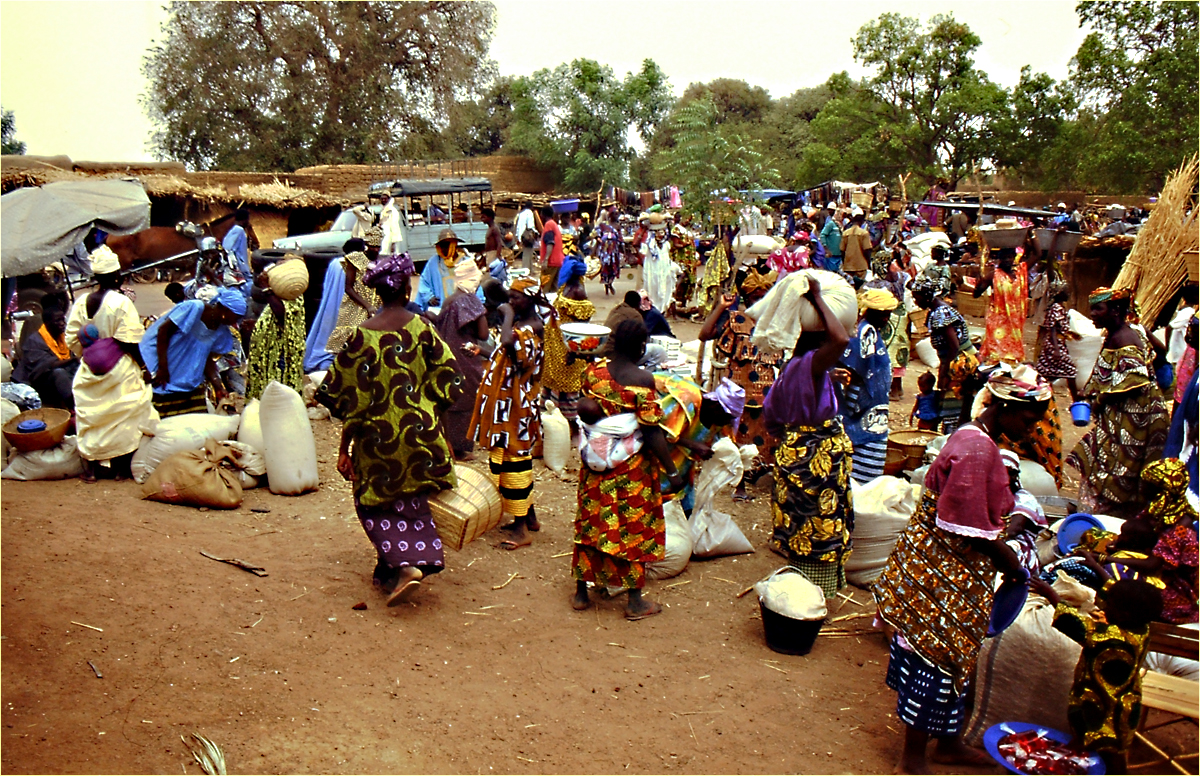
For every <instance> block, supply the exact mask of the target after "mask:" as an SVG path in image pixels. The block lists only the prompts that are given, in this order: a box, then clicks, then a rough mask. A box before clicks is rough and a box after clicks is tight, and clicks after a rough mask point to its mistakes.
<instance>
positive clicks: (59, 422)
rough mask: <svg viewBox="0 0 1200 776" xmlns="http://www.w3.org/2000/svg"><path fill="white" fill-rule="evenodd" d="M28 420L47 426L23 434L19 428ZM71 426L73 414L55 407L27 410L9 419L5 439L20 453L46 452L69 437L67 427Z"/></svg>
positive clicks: (5, 428)
mask: <svg viewBox="0 0 1200 776" xmlns="http://www.w3.org/2000/svg"><path fill="white" fill-rule="evenodd" d="M27 420H40V421H42V422H43V423H45V424H46V427H45V428H44V429H43V430H41V431H34V432H32V433H29V434H22V433H21V432H20V431H18V430H17V426H18V425H20V424H21V423H24V422H25V421H27ZM70 425H71V413H69V412H67V411H66V410H60V409H56V408H54V407H43V408H41V409H39V410H27V411H25V412H22V413H21V414H20V415H17V416H16V417H14V418H11V419H9V421H8V422H7V423H5V424H4V438H5V439H7V440H8V443H9V444H10V445H12V446H13V447H15V448H17V451H18V452H21V453H31V452H33V451H34V450H45V449H47V448H50V447H54V446H55V445H57V444H58V443H59V442H61V441H62V440H63V437H65V436H66V435H67V427H68V426H70Z"/></svg>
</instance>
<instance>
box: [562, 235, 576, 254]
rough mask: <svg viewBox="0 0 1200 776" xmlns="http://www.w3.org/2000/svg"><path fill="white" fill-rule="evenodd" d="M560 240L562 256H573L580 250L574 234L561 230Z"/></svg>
mask: <svg viewBox="0 0 1200 776" xmlns="http://www.w3.org/2000/svg"><path fill="white" fill-rule="evenodd" d="M562 241H563V255H564V256H574V255H575V254H577V253H579V252H580V251H579V246H578V245H577V244H576V242H575V235H573V234H567V233H566V232H563V236H562Z"/></svg>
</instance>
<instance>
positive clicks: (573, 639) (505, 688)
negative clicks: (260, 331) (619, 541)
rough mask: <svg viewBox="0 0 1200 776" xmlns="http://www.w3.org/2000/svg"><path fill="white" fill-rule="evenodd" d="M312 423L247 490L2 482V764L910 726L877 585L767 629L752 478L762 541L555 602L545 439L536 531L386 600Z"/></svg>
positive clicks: (532, 756) (607, 763) (570, 489)
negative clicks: (632, 601) (889, 674)
mask: <svg viewBox="0 0 1200 776" xmlns="http://www.w3.org/2000/svg"><path fill="white" fill-rule="evenodd" d="M628 284H629V281H627V280H623V281H622V283H621V285H622V286H625V285H628ZM152 288H153V286H140V287H139V291H143V290H150V289H152ZM600 290H601V289H600V288H599V287H597V286H593V287H592V288H591V292H592V295H593V297H594V298H596V301H597V302H598V303H600V304H601V307H602V313H601V315H603V311H606V310H607V309H608V308H609V307H610V306H611V303H612V298H611V297H610V298H609V300H607V301H604V300H603V299H602V297H599V296H598V292H599V291H600ZM619 290H620V291H621V292H623V291H624V288H621V287H619ZM675 325H676V327H677V332H676V333H677V334H679V335H680V336H681V337H682V338H684V339H690V338H693V337H694V336H695V332H696V331H697V330H698V328H699V327H698V325H697V324H694V323H679V324H675ZM919 371H924V370H923V367H920V366H919V365H918V366H916V367H915V368H911V369H910V370H909V376H908V379H907V380H906V383H907V384H908V385H907V386H906V392H907V394H908V398H906V399H905V400H904V401H902V402H898V403H894V404H893V410H894V415H902V416H903V417H904V418H907V415H908V411H909V408H910V407H911V401H912V400H911V396H912V390H913V385H915V376H916V374H917V373H918V372H919ZM1060 401H1062V398H1060ZM1061 406H1065V403H1064V404H1062V405H1061ZM313 426H314V432H315V435H316V439H317V449H318V455H319V460H320V473H321V482H322V485H321V488H320V490H319V491H318V492H315V493H312V494H309V495H305V496H301V497H292V498H289V497H283V496H274V495H272V494H270V493H269V492H267V491H266V490H252V491H247V493H246V498H245V502H244V504H243V505H242V507H241V508H239V509H237V510H233V511H229V512H221V511H198V510H196V509H192V508H187V507H175V506H168V505H163V504H158V503H153V502H147V501H141V500H139V498H138V496H139V490H138V486H136V485H134V484H132V483H113V482H111V481H101V482H100V483H99V484H96V485H85V484H83V483H82V482H80V481H79V480H69V481H63V482H31V483H21V482H9V481H5V483H4V485H3V502H2V521H3V522H2V526H3V546H2V552H3V574H2V586H3V587H2V590H3V598H2V613H3V636H2V641H3V645H2V646H0V656H2V658H0V659H2V660H3V662H2V664H0V665H2V677H3V699H2V703H3V707H4V712H3V725H4V729H3V739H2V740H3V747H2V749H0V766H2V767H3V770H4V771H6V772H24V773H29V772H37V773H76V772H78V773H118V772H119V773H178V772H180V771H182V772H184V773H199V772H200V771H199V768H198V766H197V765H196V764H195V763H194V762H192V758H191V756H190V754H189V753H188V751H187V749H186V748H185V747H184V746H183V744H182V743H181V741H180V735H186V734H189V733H191V732H193V731H195V732H198V733H200V734H202V735H205V736H207V737H208V738H210V739H211V740H213V741H214V742H215V743H217V744H218V745H219V746H220V747H221V748H222V749H223V750H224V752H225V757H226V761H227V763H228V767H229V771H230V772H231V773H238V772H241V773H245V772H263V773H288V772H331V773H391V772H410V773H418V772H426V773H460V772H461V773H490V772H496V773H597V772H612V773H622V772H632V773H646V772H658V773H664V772H703V773H749V772H802V773H890V772H891V771H892V769H893V767H894V766H895V762H896V757H897V754H898V752H899V748H900V742H901V736H902V725H901V724H900V723H898V721H897V720H896V719H895V718H894V710H895V709H894V707H895V695H894V694H893V693H892V692H891V691H890V690H888V689H887V688H886V687H885V686H884V681H883V680H884V671H885V668H886V660H887V652H886V648H885V645H884V642H883V639H882V638H881V636H880V635H878V634H877V633H876V632H873V631H871V630H870V627H869V623H870V619H869V613H870V612H871V611H872V609H871V607H870V606H869V605H868V603H867V602H868V601H869V600H870V598H869V595H868V594H867V593H866V592H865V591H863V590H858V589H855V588H849V589H848V590H847V591H846V592H848V593H850V594H851V596H852V598H851V600H850V601H843V602H841V603H839V604H838V605H836V606H834V607H833V609H834V611H833V612H832V613H831V616H833V617H840V616H843V615H850V616H851V618H852V619H847V620H844V621H842V622H841V623H840V624H839V627H844V628H848V629H850V630H856V631H859V633H857V634H856V635H847V636H834V635H828V636H822V637H820V638H819V639H818V640H817V643H816V646H815V648H814V649H813V651H812V652H811V653H810V654H809V655H808V656H806V657H789V656H785V655H780V654H777V653H774V652H772V651H770V650H769V649H768V648H767V647H766V645H765V643H764V640H763V629H762V622H761V619H760V615H759V612H758V605H757V599H756V597H755V596H754V595H747V596H745V597H743V598H737V597H736V596H737V594H738V593H739V592H740V591H742V590H743V589H745V588H746V587H748V586H749V585H751V584H752V583H753V582H755V581H756V580H758V579H760V578H762V577H764V576H765V575H767V574H768V573H770V572H771V571H772V570H774V569H776V568H778V567H779V566H781V565H782V561H781V559H780V558H778V557H777V556H775V555H773V554H772V553H771V552H769V551H767V550H766V549H765V542H766V539H767V537H768V535H769V529H770V525H771V518H770V508H769V497H768V493H769V491H768V487H769V479H764V480H762V481H761V482H760V483H759V484H758V486H757V487H755V488H754V489H753V490H752V492H753V493H754V494H755V495H756V496H757V498H756V500H755V501H753V502H752V503H749V504H735V503H733V502H732V501H731V500H730V499H729V497H728V495H725V496H723V497H722V498H723V501H722V504H721V508H722V509H724V510H726V511H728V512H730V513H731V514H733V515H734V517H735V519H736V520H737V522H738V524H739V525H740V526H741V528H742V529H743V531H744V532H745V533H746V534H747V536H748V537H749V538H750V539H751V541H752V542H753V543H754V546H755V548H756V552H755V553H754V554H752V555H743V556H740V557H730V558H721V559H717V560H711V561H694V562H692V563H691V565H689V566H688V568H687V570H686V571H685V572H684V573H683V574H682V575H681V576H679V577H677V578H675V579H671V580H665V581H661V582H655V583H652V584H651V586H650V588H649V589H648V591H647V595H648V597H650V598H651V599H655V600H659V601H662V602H663V603H664V605H665V606H666V607H667V608H666V610H665V611H664V613H663V614H662V615H661V616H658V617H654V618H651V619H648V620H645V621H641V622H627V621H626V620H624V619H623V617H622V606H623V599H616V600H612V601H601V602H599V603H598V604H597V605H596V606H594V607H593V608H592V609H591V610H589V611H585V612H575V611H573V610H572V609H571V607H570V605H569V603H568V598H569V597H570V595H571V593H572V588H573V582H572V580H571V578H570V568H569V564H570V556H569V553H570V550H571V535H572V534H571V531H572V519H573V515H574V500H575V495H574V491H575V481H574V480H573V479H572V478H571V477H570V476H569V477H568V478H567V479H566V480H560V479H558V478H557V477H556V476H555V475H554V474H553V473H552V472H550V471H548V470H546V469H545V468H544V467H542V466H541V464H540V462H539V463H538V464H537V483H536V488H535V493H536V501H537V506H538V513H539V516H540V517H541V520H542V525H543V528H542V531H541V533H539V534H537V535H536V537H535V541H534V544H533V546H531V547H527V548H522V549H520V550H517V551H514V552H507V551H504V550H501V549H498V548H496V547H495V546H494V545H496V544H497V543H498V541H499V537H498V536H496V535H495V532H493V534H490V535H487V536H485V537H484V538H483V539H481V540H479V541H476V542H475V543H473V544H471V545H468V546H467V547H466V548H465V549H464V550H463V551H462V552H454V551H448V552H447V558H446V561H447V568H446V570H445V571H444V572H443V573H442V574H439V575H438V576H436V577H434V578H433V579H431V580H430V581H429V582H428V583H427V584H426V585H425V586H424V589H423V590H422V591H421V593H420V595H419V597H418V599H417V600H416V601H415V602H414V603H412V604H408V605H403V606H400V607H397V608H394V609H388V608H385V607H384V606H383V599H382V597H381V596H380V595H378V594H376V593H374V592H373V591H372V589H371V585H370V575H371V569H372V567H373V565H374V551H373V549H372V547H371V545H370V543H369V542H368V541H367V539H366V537H365V536H364V534H363V532H362V529H361V527H360V526H359V524H358V521H357V519H356V518H355V516H354V509H353V504H352V500H351V494H350V489H349V486H348V484H346V483H344V482H343V481H342V480H341V478H340V477H339V476H338V475H337V473H336V472H335V470H334V464H335V458H336V445H337V434H338V425H337V424H336V422H331V421H317V422H314V424H313ZM1067 431H1068V440H1067V449H1070V446H1071V445H1073V444H1074V441H1075V439H1077V438H1078V433H1077V432H1076V431H1075V430H1074V429H1073V428H1070V427H1068V429H1067ZM475 465H477V466H478V465H480V464H475ZM573 465H574V466H575V467H576V471H577V466H578V459H577V458H576V460H575V462H574V464H573ZM201 550H203V551H206V552H208V553H210V554H213V555H216V556H218V557H222V558H240V559H243V560H245V561H248V562H250V563H252V564H254V565H257V566H261V567H263V568H265V569H266V571H267V573H268V576H265V577H261V578H260V577H257V576H253V575H251V574H250V573H248V572H246V571H243V570H241V569H239V568H236V567H234V566H231V565H227V564H224V563H219V562H215V561H213V560H210V559H208V558H206V557H204V556H203V555H201V554H200V551H201ZM360 602H365V603H366V608H365V609H363V610H355V609H354V608H352V607H354V606H355V604H358V603H360ZM99 674H102V678H101V677H99V676H98V675H99ZM933 767H934V769H935V771H936V770H938V768H939V767H938V766H933ZM942 771H943V772H946V770H945V769H942ZM967 772H975V773H992V772H999V771H998V770H997V769H995V768H982V769H975V770H974V771H971V770H968V771H967Z"/></svg>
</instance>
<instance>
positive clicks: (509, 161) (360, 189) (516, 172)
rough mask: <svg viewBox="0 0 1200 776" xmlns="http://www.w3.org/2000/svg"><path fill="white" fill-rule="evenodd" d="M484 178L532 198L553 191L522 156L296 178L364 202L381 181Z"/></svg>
mask: <svg viewBox="0 0 1200 776" xmlns="http://www.w3.org/2000/svg"><path fill="white" fill-rule="evenodd" d="M439 171H440V173H441V176H442V177H461V176H466V175H471V176H482V177H484V178H487V179H489V180H490V181H491V182H492V188H493V190H495V191H521V192H527V193H531V194H535V193H543V192H550V191H553V189H554V178H553V175H552V174H551V173H550V172H548V171H546V170H544V169H542V168H541V167H538V166H537V165H536V164H535V163H534V162H533V161H532V160H530V159H526V158H524V157H520V156H488V157H482V158H479V159H471V160H469V161H467V162H465V163H464V162H444V163H443V164H442V165H441V166H440V168H439V166H438V165H436V164H433V165H425V164H416V165H409V164H388V165H380V164H338V165H320V166H317V167H302V168H301V169H299V170H297V171H296V175H297V176H305V177H320V178H321V180H322V181H323V183H322V185H321V186H320V187H317V186H310V187H308V188H313V189H315V190H317V191H321V192H324V193H325V194H328V195H330V196H332V197H344V198H346V199H362V198H364V197H365V196H366V193H367V187H368V186H370V185H371V184H372V183H374V182H376V181H380V180H388V179H394V178H436V177H439V175H438V173H439Z"/></svg>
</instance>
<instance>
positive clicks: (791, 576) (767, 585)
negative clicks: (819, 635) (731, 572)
mask: <svg viewBox="0 0 1200 776" xmlns="http://www.w3.org/2000/svg"><path fill="white" fill-rule="evenodd" d="M754 591H755V592H756V593H758V597H759V599H760V600H761V601H762V603H763V606H765V607H767V608H768V609H770V610H771V611H773V612H775V613H776V614H782V615H783V616H785V617H791V618H792V619H793V620H823V619H825V615H826V614H828V613H829V610H828V608H827V607H826V605H825V592H824V591H823V590H821V588H819V587H817V586H816V585H815V584H813V583H812V582H811V581H810V580H809V578H808V577H806V576H804V573H803V572H802V571H800V569H798V568H796V567H795V566H784V567H783V568H781V569H778V570H776V571H775V572H774V573H773V574H771V576H769V577H767V578H766V579H764V580H762V581H761V582H758V583H756V584H755V585H754Z"/></svg>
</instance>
